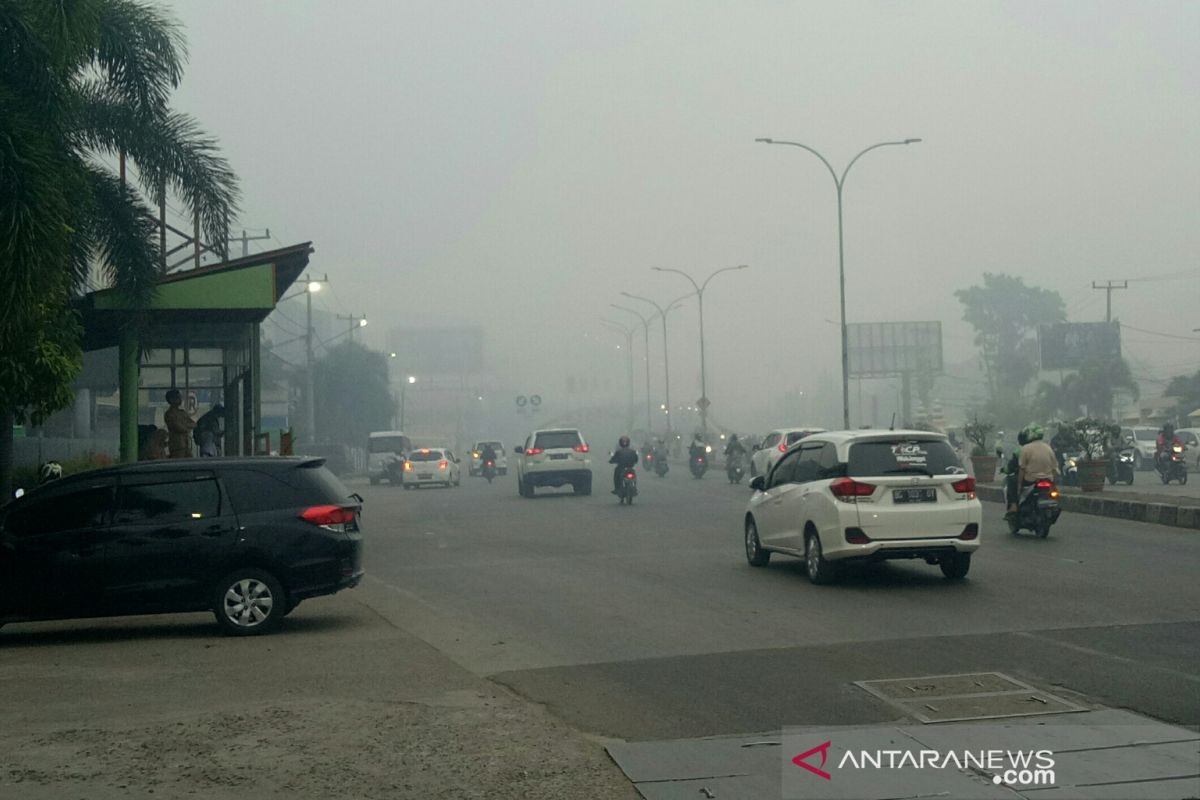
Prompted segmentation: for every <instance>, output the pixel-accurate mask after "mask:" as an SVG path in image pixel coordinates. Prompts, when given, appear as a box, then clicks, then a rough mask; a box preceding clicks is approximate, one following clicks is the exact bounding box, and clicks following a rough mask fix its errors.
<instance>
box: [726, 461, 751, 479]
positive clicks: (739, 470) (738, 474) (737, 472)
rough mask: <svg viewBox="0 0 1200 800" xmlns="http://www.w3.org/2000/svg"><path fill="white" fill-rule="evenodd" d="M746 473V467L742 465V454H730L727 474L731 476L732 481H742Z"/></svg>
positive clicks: (728, 476)
mask: <svg viewBox="0 0 1200 800" xmlns="http://www.w3.org/2000/svg"><path fill="white" fill-rule="evenodd" d="M745 474H746V470H745V468H744V467H743V466H742V457H741V456H737V455H735V456H730V457H729V460H728V461H727V462H726V464H725V476H726V477H727V478H729V482H730V483H741V482H742V476H743V475H745Z"/></svg>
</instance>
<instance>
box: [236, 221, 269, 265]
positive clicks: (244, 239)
mask: <svg viewBox="0 0 1200 800" xmlns="http://www.w3.org/2000/svg"><path fill="white" fill-rule="evenodd" d="M266 231H267V232H266V234H265V235H263V236H247V235H246V229H245V228H243V229H242V236H241V239H240V241H241V243H242V258H245V257H246V256H248V255H250V242H258V241H264V240H266V239H270V238H271V229H270V228H267V229H266ZM235 241H236V240H235Z"/></svg>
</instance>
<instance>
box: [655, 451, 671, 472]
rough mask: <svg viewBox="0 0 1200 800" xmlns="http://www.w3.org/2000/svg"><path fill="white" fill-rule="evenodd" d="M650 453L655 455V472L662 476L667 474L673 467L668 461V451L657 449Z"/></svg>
mask: <svg viewBox="0 0 1200 800" xmlns="http://www.w3.org/2000/svg"><path fill="white" fill-rule="evenodd" d="M650 455H651V456H653V457H654V474H655V475H657V476H658V477H660V478H661V477H663V476H665V475H666V474H667V470H669V469H670V468H671V465H670V464H668V463H667V452H666V451H665V450H658V449H655V450H654V452H652V453H651V454H650Z"/></svg>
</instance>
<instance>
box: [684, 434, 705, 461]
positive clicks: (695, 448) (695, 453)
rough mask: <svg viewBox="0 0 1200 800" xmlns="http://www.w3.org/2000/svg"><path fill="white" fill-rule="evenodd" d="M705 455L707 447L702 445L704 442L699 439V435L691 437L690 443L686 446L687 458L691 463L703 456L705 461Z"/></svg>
mask: <svg viewBox="0 0 1200 800" xmlns="http://www.w3.org/2000/svg"><path fill="white" fill-rule="evenodd" d="M707 453H708V445H707V444H705V443H704V440H703V439H701V438H700V434H698V433H697V434H696V435H695V436H693V437H692V443H691V444H690V445H688V457H689V458H691V460H692V461H695V460H696V459H698V458H700V457H701V456H704V457H705V458H706V459H707V457H708V456H707Z"/></svg>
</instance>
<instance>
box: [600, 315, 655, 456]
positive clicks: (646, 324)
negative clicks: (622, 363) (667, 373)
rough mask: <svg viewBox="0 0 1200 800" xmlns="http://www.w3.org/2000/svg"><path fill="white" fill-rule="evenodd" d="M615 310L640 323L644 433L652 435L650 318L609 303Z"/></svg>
mask: <svg viewBox="0 0 1200 800" xmlns="http://www.w3.org/2000/svg"><path fill="white" fill-rule="evenodd" d="M609 305H610V306H612V307H613V308H615V309H618V310H620V311H625V312H627V313H629V314H633V315H634V316H635V317H637V318H638V319H639V320H641V322H642V356H643V358H642V360H643V361H644V362H646V433H647V435H650V434H653V433H654V422H653V420H652V419H651V411H650V319H651V318H650V317H647V316H645V315H644V314H642V312H640V311H635V310H633V309H632V308H626V307H625V306H619V305H617V304H616V303H609Z"/></svg>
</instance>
